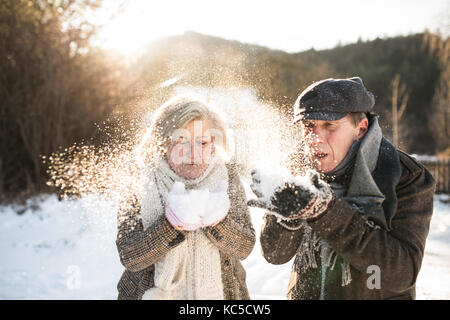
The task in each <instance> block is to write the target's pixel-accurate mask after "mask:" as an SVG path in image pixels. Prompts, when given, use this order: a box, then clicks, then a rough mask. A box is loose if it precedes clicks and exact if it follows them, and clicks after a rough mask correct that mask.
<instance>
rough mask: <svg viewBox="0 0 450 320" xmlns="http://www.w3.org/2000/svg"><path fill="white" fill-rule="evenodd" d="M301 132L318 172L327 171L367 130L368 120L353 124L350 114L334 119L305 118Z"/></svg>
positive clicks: (342, 157) (335, 164) (332, 167)
mask: <svg viewBox="0 0 450 320" xmlns="http://www.w3.org/2000/svg"><path fill="white" fill-rule="evenodd" d="M302 125H303V134H304V138H305V141H306V144H307V146H308V148H309V152H310V156H311V159H312V160H313V163H314V166H315V167H316V169H317V170H318V171H319V172H329V171H331V170H333V169H334V168H336V167H337V165H338V164H339V163H341V161H342V160H343V159H344V157H345V155H346V154H347V152H348V151H349V149H350V146H351V145H352V143H353V142H354V141H355V140H357V139H359V138H362V137H363V136H364V135H365V133H366V132H367V127H368V120H367V119H363V120H361V121H360V123H359V124H358V125H357V126H355V124H354V123H353V121H352V119H351V117H350V115H347V116H345V117H344V118H342V119H339V120H335V121H324V120H305V121H303V122H302Z"/></svg>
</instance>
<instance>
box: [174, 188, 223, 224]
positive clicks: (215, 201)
mask: <svg viewBox="0 0 450 320" xmlns="http://www.w3.org/2000/svg"><path fill="white" fill-rule="evenodd" d="M227 189H228V183H227V182H226V181H220V182H219V184H218V185H217V186H216V188H215V189H214V190H213V191H212V192H210V191H209V190H207V189H203V190H189V191H186V189H185V186H184V184H183V183H182V182H175V183H174V185H173V187H172V190H171V191H170V192H169V194H168V196H167V199H166V218H167V220H168V221H169V223H170V224H171V225H172V226H173V227H174V228H175V229H177V230H186V231H193V230H196V229H198V228H204V227H207V226H213V225H216V224H217V223H219V222H220V221H222V220H223V219H224V218H225V217H226V215H227V214H228V210H229V209H230V200H229V198H228V193H227Z"/></svg>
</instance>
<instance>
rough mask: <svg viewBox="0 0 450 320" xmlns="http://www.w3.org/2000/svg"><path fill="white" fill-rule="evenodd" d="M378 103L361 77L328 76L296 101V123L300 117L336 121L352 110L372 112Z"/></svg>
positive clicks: (309, 88) (313, 85) (304, 92)
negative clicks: (338, 77)
mask: <svg viewBox="0 0 450 320" xmlns="http://www.w3.org/2000/svg"><path fill="white" fill-rule="evenodd" d="M374 104H375V98H374V96H373V94H372V93H371V92H370V91H368V90H367V89H366V88H365V87H364V84H363V82H362V80H361V78H358V77H354V78H349V79H333V78H330V79H325V80H321V81H318V82H315V83H313V84H312V85H310V86H309V87H308V88H306V89H305V90H303V92H302V93H301V94H300V95H299V97H298V98H297V100H296V101H295V104H294V121H293V122H294V123H295V122H297V121H299V120H328V121H334V120H339V119H341V118H343V117H345V116H346V115H347V114H349V113H350V112H369V111H370V110H372V108H373V106H374Z"/></svg>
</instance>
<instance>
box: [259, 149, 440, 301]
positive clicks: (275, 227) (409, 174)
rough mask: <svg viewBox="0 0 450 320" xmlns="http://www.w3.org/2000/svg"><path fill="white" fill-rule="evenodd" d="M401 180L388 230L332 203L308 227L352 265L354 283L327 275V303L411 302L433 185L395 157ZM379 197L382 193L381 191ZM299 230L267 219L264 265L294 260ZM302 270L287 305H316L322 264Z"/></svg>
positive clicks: (403, 157)
mask: <svg viewBox="0 0 450 320" xmlns="http://www.w3.org/2000/svg"><path fill="white" fill-rule="evenodd" d="M398 155H399V160H400V166H401V176H400V180H399V182H398V184H397V185H396V187H395V193H396V196H397V201H398V202H397V210H396V212H395V215H394V216H393V217H392V220H391V224H392V229H391V230H390V231H387V230H385V229H383V228H379V227H375V226H374V225H373V224H372V223H370V220H368V219H365V218H364V217H363V216H362V215H361V214H359V213H358V212H357V211H355V210H354V209H352V208H351V207H350V206H349V205H348V203H347V202H345V201H344V200H342V199H340V198H336V200H335V202H334V203H332V204H331V206H330V208H329V209H328V210H327V212H325V213H324V214H323V215H322V216H320V217H319V218H318V219H316V220H314V221H312V222H309V223H308V224H309V226H310V227H311V228H312V229H313V230H314V231H315V232H316V233H317V235H318V236H319V237H320V238H322V239H324V240H325V241H326V242H327V243H328V244H329V245H330V246H331V247H332V248H333V249H334V250H335V251H336V252H337V253H338V255H339V259H338V261H337V265H338V266H339V264H340V263H341V262H342V261H343V260H342V259H345V260H346V261H348V262H349V264H350V270H351V276H352V281H351V283H350V284H348V285H347V286H342V285H341V269H340V267H336V268H335V269H334V270H328V271H327V272H328V273H327V276H326V279H327V282H326V289H325V297H324V298H325V299H415V294H416V292H415V283H416V279H417V275H418V273H419V270H420V267H421V264H422V259H423V255H424V248H425V241H426V238H427V236H428V231H429V224H430V220H431V215H432V212H433V195H434V188H435V181H434V179H433V177H432V176H431V174H430V173H429V172H428V171H427V170H426V169H425V168H424V167H423V166H422V165H421V164H419V163H418V162H416V161H415V160H414V159H413V158H411V157H410V156H408V155H407V154H405V153H403V152H398ZM382 191H383V190H382ZM302 236H303V231H302V229H300V230H297V231H290V230H287V229H286V228H284V227H283V226H281V225H280V224H279V223H277V221H276V218H274V217H273V216H270V215H267V218H266V221H265V224H264V226H263V228H262V230H261V246H262V251H263V255H264V257H265V258H266V260H267V261H269V262H270V263H273V264H283V263H286V262H288V261H289V260H290V259H291V258H292V257H294V256H295V255H296V251H297V248H298V247H299V243H300V241H301V239H302ZM316 261H317V262H318V267H317V268H309V269H307V270H303V271H301V270H302V268H301V266H299V265H298V263H299V261H297V259H296V260H295V261H294V266H293V271H292V273H291V280H290V283H289V288H288V298H290V299H318V298H319V294H320V281H321V280H320V279H321V264H320V258H319V257H318V256H317V259H316ZM371 265H376V266H379V268H380V271H381V273H380V275H381V288H380V289H376V288H374V289H369V287H368V286H367V281H368V279H369V277H370V276H371V275H372V271H371V270H370V269H368V267H369V266H371Z"/></svg>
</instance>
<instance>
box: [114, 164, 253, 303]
mask: <svg viewBox="0 0 450 320" xmlns="http://www.w3.org/2000/svg"><path fill="white" fill-rule="evenodd" d="M226 166H227V169H228V179H229V187H228V195H229V198H230V202H231V206H230V210H229V212H228V215H227V216H226V218H225V219H224V220H222V221H221V222H219V223H218V224H217V225H215V226H209V227H206V228H203V231H204V233H205V235H206V236H207V237H208V239H209V240H211V242H212V243H213V244H214V245H215V246H217V248H218V249H219V253H220V260H221V274H222V284H223V294H224V298H225V299H226V300H240V299H250V296H249V293H248V289H247V285H246V282H245V280H246V272H245V270H244V268H243V266H242V264H241V262H240V260H243V259H245V258H247V256H248V255H249V254H250V252H251V251H252V249H253V247H254V244H255V231H254V229H253V226H252V223H251V219H250V214H249V209H248V207H247V203H246V196H245V191H244V188H243V186H242V183H241V181H240V179H239V175H238V174H237V170H236V166H235V165H230V164H227V165H226ZM140 210H141V208H140V205H139V203H138V201H137V199H136V197H130V198H129V199H127V200H126V201H124V203H123V204H122V205H121V206H120V208H119V212H118V233H117V239H116V245H117V249H118V252H119V256H120V261H121V262H122V264H123V265H124V266H125V270H124V272H123V274H122V276H121V278H120V280H119V283H118V285H117V289H118V292H119V294H118V299H119V300H140V299H142V296H143V294H144V292H145V291H146V290H147V289H149V288H152V287H153V286H154V271H155V268H154V263H155V262H156V261H158V259H161V258H162V257H163V256H164V255H165V254H166V253H167V252H169V251H170V250H171V249H172V248H175V247H176V246H177V245H179V244H180V243H182V242H183V241H185V232H189V231H179V230H176V229H174V228H173V227H172V226H171V225H170V224H169V222H168V221H167V219H166V218H165V217H164V216H162V217H160V218H159V219H158V220H157V221H156V223H154V224H153V225H152V226H151V227H149V228H147V229H146V230H144V227H143V224H142V219H141V212H140Z"/></svg>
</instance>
